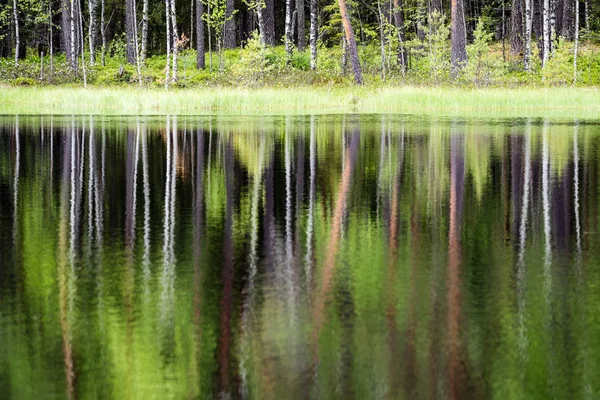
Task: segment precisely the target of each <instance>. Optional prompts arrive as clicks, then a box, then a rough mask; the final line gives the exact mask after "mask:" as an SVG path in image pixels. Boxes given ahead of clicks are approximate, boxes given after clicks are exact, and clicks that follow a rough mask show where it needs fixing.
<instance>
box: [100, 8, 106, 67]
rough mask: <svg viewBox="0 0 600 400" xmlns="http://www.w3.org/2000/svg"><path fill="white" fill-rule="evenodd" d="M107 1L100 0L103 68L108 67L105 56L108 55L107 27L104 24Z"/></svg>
mask: <svg viewBox="0 0 600 400" xmlns="http://www.w3.org/2000/svg"><path fill="white" fill-rule="evenodd" d="M104 1H105V0H100V36H102V53H101V55H100V58H101V59H102V66H104V65H106V60H105V59H104V56H105V55H106V26H105V23H104V11H105V3H104Z"/></svg>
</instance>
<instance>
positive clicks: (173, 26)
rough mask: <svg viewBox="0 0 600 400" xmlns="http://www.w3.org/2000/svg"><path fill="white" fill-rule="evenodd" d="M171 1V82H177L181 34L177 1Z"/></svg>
mask: <svg viewBox="0 0 600 400" xmlns="http://www.w3.org/2000/svg"><path fill="white" fill-rule="evenodd" d="M170 1H171V29H172V30H173V49H172V50H173V66H172V70H171V80H172V81H173V82H177V66H178V63H177V56H178V55H179V46H178V41H179V33H178V32H177V12H176V10H175V0H170Z"/></svg>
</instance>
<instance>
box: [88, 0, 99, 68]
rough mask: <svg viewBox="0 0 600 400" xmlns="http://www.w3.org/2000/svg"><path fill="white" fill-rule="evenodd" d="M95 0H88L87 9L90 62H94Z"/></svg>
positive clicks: (92, 63)
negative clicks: (88, 16) (88, 15)
mask: <svg viewBox="0 0 600 400" xmlns="http://www.w3.org/2000/svg"><path fill="white" fill-rule="evenodd" d="M97 5H98V4H97V0H88V11H89V14H90V22H89V25H88V41H89V46H90V64H91V65H94V64H95V63H96V56H95V54H94V52H95V47H94V46H95V44H96V6H97Z"/></svg>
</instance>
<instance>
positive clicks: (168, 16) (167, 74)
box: [165, 0, 173, 89]
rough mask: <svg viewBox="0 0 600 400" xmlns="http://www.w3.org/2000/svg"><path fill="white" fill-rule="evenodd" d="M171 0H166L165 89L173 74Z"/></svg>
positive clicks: (167, 87)
mask: <svg viewBox="0 0 600 400" xmlns="http://www.w3.org/2000/svg"><path fill="white" fill-rule="evenodd" d="M170 8H171V2H170V0H165V20H166V24H167V65H166V67H165V89H169V79H170V75H171V40H172V39H173V32H172V31H171V12H170Z"/></svg>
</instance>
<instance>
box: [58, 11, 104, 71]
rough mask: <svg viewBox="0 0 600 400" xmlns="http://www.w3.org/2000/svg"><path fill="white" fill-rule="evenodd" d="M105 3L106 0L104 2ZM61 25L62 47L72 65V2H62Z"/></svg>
mask: <svg viewBox="0 0 600 400" xmlns="http://www.w3.org/2000/svg"><path fill="white" fill-rule="evenodd" d="M102 2H103V3H104V0H102ZM60 12H61V23H60V28H61V31H62V40H61V46H62V50H63V51H64V52H65V56H66V58H67V61H68V62H69V63H72V59H73V54H72V53H71V0H62V1H61V10H60Z"/></svg>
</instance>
